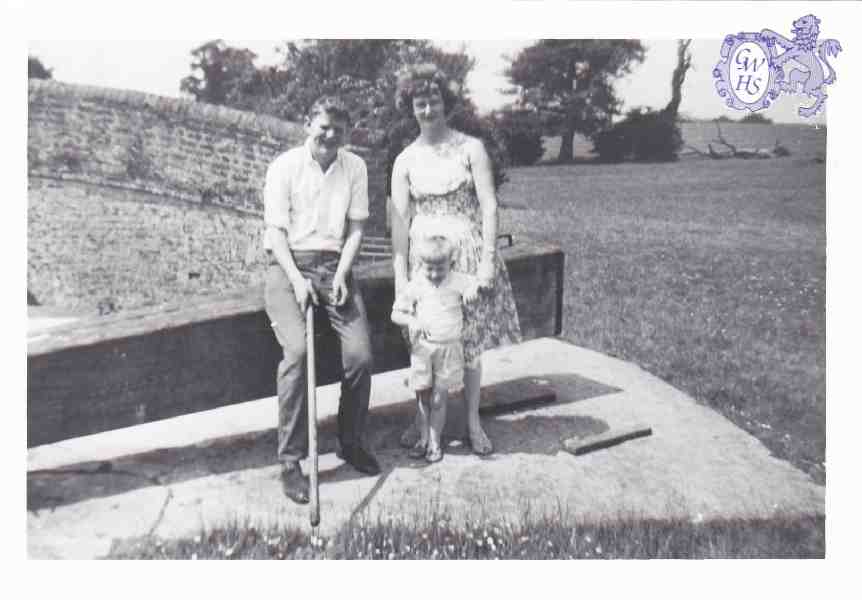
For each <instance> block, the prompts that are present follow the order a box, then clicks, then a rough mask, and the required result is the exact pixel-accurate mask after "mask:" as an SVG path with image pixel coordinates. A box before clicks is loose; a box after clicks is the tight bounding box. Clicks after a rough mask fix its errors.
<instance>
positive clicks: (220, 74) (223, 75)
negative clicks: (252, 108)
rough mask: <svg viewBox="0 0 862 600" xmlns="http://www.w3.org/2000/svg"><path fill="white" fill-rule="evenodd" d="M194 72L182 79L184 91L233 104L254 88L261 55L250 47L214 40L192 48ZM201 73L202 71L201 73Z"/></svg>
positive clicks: (203, 100) (200, 98)
mask: <svg viewBox="0 0 862 600" xmlns="http://www.w3.org/2000/svg"><path fill="white" fill-rule="evenodd" d="M191 54H192V57H193V58H194V61H193V62H192V63H191V68H192V71H193V73H192V74H191V75H188V76H187V77H184V78H183V79H182V81H180V91H182V92H185V93H187V94H191V95H192V96H194V98H195V100H197V101H199V102H209V103H210V104H229V103H231V100H237V99H239V98H241V96H243V95H244V94H248V93H252V94H253V93H255V92H254V91H253V90H252V89H250V88H253V87H254V84H255V83H258V80H259V76H258V72H257V69H256V68H255V66H254V59H255V58H257V55H256V54H255V53H254V52H252V51H251V50H248V49H246V48H242V49H240V48H233V47H231V46H228V45H227V44H225V42H224V41H223V40H212V41H209V42H206V43H205V44H202V45H201V46H199V47H197V48H195V49H194V50H192V51H191ZM198 72H199V74H198Z"/></svg>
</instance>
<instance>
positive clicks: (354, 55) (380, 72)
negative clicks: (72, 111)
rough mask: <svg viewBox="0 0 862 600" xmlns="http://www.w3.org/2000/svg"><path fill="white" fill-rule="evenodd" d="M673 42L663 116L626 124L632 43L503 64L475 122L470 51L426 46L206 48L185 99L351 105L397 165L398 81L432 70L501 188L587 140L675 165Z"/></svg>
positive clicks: (332, 43) (545, 52) (622, 155)
mask: <svg viewBox="0 0 862 600" xmlns="http://www.w3.org/2000/svg"><path fill="white" fill-rule="evenodd" d="M683 42H685V41H681V42H680V50H679V63H678V65H677V68H676V69H675V71H674V73H673V75H672V81H671V85H672V91H673V97H672V99H671V102H670V103H669V104H668V106H667V107H665V109H663V110H661V111H654V110H651V109H636V110H631V111H629V112H628V113H627V114H626V115H625V118H624V119H622V121H619V122H617V123H616V124H615V123H614V120H615V117H618V116H620V115H621V114H622V101H621V99H620V98H619V97H618V96H617V94H616V91H615V89H614V84H615V82H616V81H617V80H618V79H619V78H620V77H623V76H625V75H627V74H629V73H631V72H632V70H633V69H634V68H635V67H636V66H637V65H638V64H640V63H642V62H643V60H644V57H645V54H646V49H645V48H644V46H643V44H642V43H641V42H640V41H639V40H632V39H622V40H560V39H542V40H537V41H536V42H534V43H533V44H531V45H530V46H527V47H526V48H524V49H522V50H521V51H520V52H518V53H517V54H515V55H514V56H511V57H505V58H506V60H507V62H508V65H507V67H506V69H505V72H504V74H505V76H506V77H507V79H508V81H509V84H510V87H509V88H508V89H506V90H504V92H505V93H507V94H508V95H509V96H510V97H511V101H510V102H509V103H508V104H507V105H506V106H505V107H504V108H502V109H499V110H495V111H493V112H492V113H491V114H489V115H486V116H484V117H483V116H480V115H479V114H478V110H477V107H476V105H475V104H474V102H473V101H472V99H471V94H470V89H469V88H468V86H467V76H468V75H469V73H470V72H471V71H472V70H473V68H474V67H475V65H476V61H475V59H474V58H472V57H470V56H469V55H468V54H467V53H466V50H465V48H463V47H462V48H460V49H458V50H455V51H445V50H442V49H440V48H438V47H436V46H435V45H434V44H433V43H432V42H431V41H430V40H423V39H301V40H290V41H285V42H283V43H281V44H280V45H279V46H278V47H277V48H276V49H277V51H278V53H279V55H280V60H279V62H278V63H277V64H275V65H267V66H261V67H258V66H257V65H256V64H255V60H256V59H257V55H256V54H255V53H254V52H252V51H251V50H249V49H247V48H236V47H232V46H230V45H228V44H227V43H226V42H225V41H224V40H220V39H217V40H211V41H207V42H206V43H203V44H201V45H200V46H198V47H196V48H193V49H192V50H191V51H190V54H191V58H192V60H191V63H190V70H191V72H190V74H189V75H187V76H186V77H184V78H182V80H181V81H180V91H181V92H182V93H183V94H186V95H188V96H189V97H191V98H193V99H195V100H197V101H200V102H207V103H211V104H218V105H223V106H228V107H232V108H236V109H240V110H246V111H252V112H256V113H260V114H268V115H272V116H275V117H278V118H281V119H287V120H292V121H298V120H300V119H301V118H302V117H303V116H304V114H305V111H306V109H307V107H308V106H309V105H310V104H311V103H312V102H313V101H314V100H315V99H316V98H318V97H320V96H322V95H324V94H338V95H339V96H341V97H342V98H344V100H345V101H346V102H347V104H348V106H349V107H350V108H351V112H352V113H353V115H354V121H355V124H356V125H357V126H358V128H359V129H360V131H361V132H364V134H365V135H366V136H368V139H365V140H364V142H365V143H370V144H373V145H377V144H382V145H383V146H385V147H386V149H387V152H388V153H389V154H390V155H391V158H394V156H395V155H397V154H398V153H399V152H400V151H401V149H402V148H403V147H404V146H405V145H406V144H407V143H409V141H410V140H412V139H413V138H414V137H415V135H416V134H417V133H418V127H417V125H416V123H415V122H414V120H413V119H412V118H407V117H405V116H404V115H401V114H399V113H398V111H397V109H396V107H395V91H396V81H397V73H398V71H399V69H401V68H402V67H404V66H406V65H410V64H419V63H424V62H433V63H435V64H437V65H438V66H439V67H440V68H441V69H442V70H443V71H444V72H445V73H446V74H447V75H448V76H449V77H450V78H451V79H452V80H453V81H454V82H455V83H456V84H457V85H458V87H459V88H460V90H461V93H460V95H459V100H458V103H457V105H456V107H455V109H454V110H453V113H452V115H451V120H452V125H453V126H454V127H456V128H457V129H460V130H462V131H464V132H466V133H471V134H473V135H477V136H479V137H481V138H482V139H483V140H484V141H485V144H486V147H488V150H489V153H490V154H491V158H492V161H493V163H494V165H495V171H496V172H495V177H496V179H497V183H498V184H499V183H501V182H502V181H503V180H504V179H505V174H504V172H505V168H506V167H507V166H510V165H529V164H534V163H535V162H537V161H538V160H539V159H540V158H541V157H542V156H543V154H544V146H543V138H545V137H560V138H561V140H562V142H561V144H560V150H559V155H558V156H557V160H558V162H561V163H568V162H571V161H572V160H573V159H574V147H573V146H574V143H573V140H574V135H575V134H576V133H578V134H581V135H583V136H586V137H588V138H590V139H592V140H593V142H594V146H595V149H596V151H597V152H598V154H599V156H600V158H602V159H605V160H628V159H631V158H634V159H644V158H646V159H659V160H672V159H673V158H675V157H676V151H677V150H678V149H679V148H680V147H681V139H680V136H679V128H678V126H677V116H676V112H677V109H678V107H679V102H680V99H681V96H680V90H681V86H682V81H683V80H684V77H685V72H686V71H687V69H688V68H689V67H690V64H691V57H690V55H689V54H688V50H687V49H688V45H687V43H685V44H683ZM30 75H31V77H32V76H37V77H39V76H41V77H51V70H50V69H47V68H45V67H44V65H42V64H41V63H40V62H39V61H38V59H36V58H34V57H30Z"/></svg>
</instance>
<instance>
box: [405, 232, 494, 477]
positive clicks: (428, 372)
mask: <svg viewBox="0 0 862 600" xmlns="http://www.w3.org/2000/svg"><path fill="white" fill-rule="evenodd" d="M414 252H415V253H416V254H415V255H416V256H417V257H418V258H419V260H420V265H419V268H418V270H417V273H416V275H415V276H414V277H413V279H412V280H411V281H410V282H409V283H408V284H407V285H406V286H405V287H404V289H402V290H401V293H400V294H399V295H398V298H396V299H395V304H394V306H393V307H392V321H393V322H394V323H396V324H398V325H402V326H406V327H408V329H409V332H410V346H411V349H410V380H411V385H412V387H413V389H414V391H415V392H416V401H417V403H418V405H419V407H418V408H419V419H418V424H419V429H420V436H419V440H418V441H417V442H416V445H415V446H413V448H412V449H410V451H409V452H408V455H409V456H410V457H411V458H420V457H423V456H424V457H425V459H426V460H427V461H428V462H437V461H439V460H440V459H442V458H443V448H442V446H441V443H440V437H441V434H442V433H443V426H444V425H445V423H446V402H447V400H448V397H449V388H452V387H458V386H460V385H461V384H462V381H463V379H464V349H463V341H462V339H461V329H462V324H463V313H462V305H463V303H464V302H472V301H474V300H475V299H476V295H477V289H478V287H477V281H476V278H475V277H472V276H470V275H465V274H464V273H457V272H455V271H450V269H451V266H452V253H453V248H452V245H451V244H450V242H449V240H448V239H447V238H446V237H444V236H442V235H432V236H429V237H425V238H422V239H420V240H418V241H417V242H416V247H415V249H414Z"/></svg>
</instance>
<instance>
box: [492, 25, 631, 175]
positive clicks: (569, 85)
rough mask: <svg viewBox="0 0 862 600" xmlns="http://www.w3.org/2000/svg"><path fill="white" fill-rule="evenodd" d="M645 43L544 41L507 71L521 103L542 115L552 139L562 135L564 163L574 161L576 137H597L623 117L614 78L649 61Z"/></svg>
mask: <svg viewBox="0 0 862 600" xmlns="http://www.w3.org/2000/svg"><path fill="white" fill-rule="evenodd" d="M644 53H645V50H644V47H643V45H642V44H641V43H640V41H639V40H554V39H547V40H539V41H538V42H537V43H535V44H533V45H532V46H529V47H527V48H525V49H523V50H522V51H521V52H519V53H518V54H517V55H516V56H515V57H514V58H513V59H510V61H511V62H510V65H509V67H508V68H507V69H506V75H507V77H508V78H509V80H510V81H511V82H512V83H513V84H514V85H516V86H518V88H519V93H520V96H521V97H520V98H519V103H520V104H526V105H532V106H535V107H536V108H537V109H538V110H539V114H540V115H541V116H542V118H543V121H544V124H545V128H546V134H547V135H562V143H561V145H560V154H559V161H560V162H571V160H572V159H573V138H574V134H575V133H576V132H580V133H583V134H584V135H591V134H593V133H594V132H596V131H598V130H599V129H601V128H603V127H606V126H607V125H609V124H610V122H611V118H612V117H613V116H614V115H616V114H619V111H620V107H621V104H622V103H621V101H620V100H619V99H618V98H617V96H616V94H615V93H614V89H613V82H614V79H616V78H618V77H620V76H622V75H625V74H627V73H629V72H630V71H631V68H632V66H633V65H634V64H635V63H639V62H642V61H643V58H644Z"/></svg>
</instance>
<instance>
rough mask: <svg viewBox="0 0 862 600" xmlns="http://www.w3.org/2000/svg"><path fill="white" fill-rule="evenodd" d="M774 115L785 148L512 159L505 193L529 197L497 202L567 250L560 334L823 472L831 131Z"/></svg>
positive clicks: (513, 218) (505, 223) (759, 129)
mask: <svg viewBox="0 0 862 600" xmlns="http://www.w3.org/2000/svg"><path fill="white" fill-rule="evenodd" d="M688 125H691V124H688ZM696 125H704V126H708V125H709V124H696ZM780 127H781V128H782V135H783V138H784V139H783V141H782V143H787V144H788V145H791V144H792V147H794V154H793V155H792V156H790V157H786V158H780V159H770V160H725V161H713V160H709V159H686V160H681V161H679V162H676V163H671V164H621V165H571V166H562V165H561V166H539V167H531V168H521V169H514V170H512V171H511V172H510V174H509V176H510V182H509V183H508V184H507V186H506V188H505V190H504V191H503V193H502V194H501V197H502V198H503V200H504V201H506V200H510V201H512V202H516V203H520V204H523V205H525V206H526V207H527V208H526V209H524V210H504V211H502V219H501V231H505V232H512V233H514V234H516V239H517V238H518V237H529V238H536V239H544V240H550V241H554V242H556V243H558V244H560V245H561V246H562V248H563V249H564V251H565V252H566V280H565V293H564V307H565V308H564V320H563V336H564V337H565V338H566V339H568V340H570V341H572V342H574V343H576V344H578V345H581V346H585V347H587V348H591V349H594V350H598V351H601V352H605V353H607V354H611V355H613V356H617V357H620V358H624V359H626V360H630V361H632V362H635V363H637V364H638V365H640V366H641V367H643V368H644V369H646V370H647V371H649V372H651V373H653V374H655V375H657V376H659V377H661V378H662V379H664V380H665V381H667V382H669V383H671V384H673V385H675V386H677V387H679V388H680V389H682V390H684V391H686V392H688V393H689V394H691V395H692V396H693V397H694V398H696V399H697V400H698V401H700V402H703V403H705V404H707V405H709V406H712V407H713V408H715V409H716V410H718V411H720V412H721V413H722V414H724V415H725V416H726V417H728V418H729V419H731V420H732V421H734V422H735V423H736V424H738V425H739V426H740V427H743V428H744V429H746V430H747V431H749V432H751V433H752V434H753V435H755V436H757V437H758V438H759V439H760V440H762V441H763V442H764V443H765V444H766V446H767V447H769V448H770V450H772V451H773V452H774V453H775V454H776V455H778V456H780V457H782V458H785V459H788V460H790V461H791V462H792V463H793V464H795V465H796V466H798V467H799V468H801V469H803V470H804V471H806V472H807V473H809V474H810V475H811V476H812V477H813V478H814V479H815V480H816V481H818V482H820V483H823V482H825V467H824V464H823V461H824V455H825V420H826V419H825V416H826V395H825V377H826V370H825V367H826V359H825V352H826V339H825V331H826V329H825V325H826V324H825V301H826V289H825V283H826V225H825V213H826V204H825V168H824V165H823V164H822V163H819V162H816V161H814V160H813V158H814V157H816V156H818V155H819V156H823V155H825V150H826V149H825V139H826V136H825V132H824V130H822V129H820V130H814V129H813V128H810V127H795V129H796V130H798V131H797V133H796V135H792V130H793V129H794V127H793V126H788V125H784V126H780ZM723 130H724V134H725V137H728V138H731V137H733V138H734V139H735V140H738V141H739V143H740V145H762V143H763V142H764V141H765V140H766V139H773V136H774V131H773V127H770V126H763V125H748V126H745V125H735V124H734V125H730V126H727V125H726V126H725V127H723ZM752 131H754V132H755V133H756V134H758V135H759V136H760V138H759V139H758V138H757V137H756V136H755V135H754V134H752V133H751V132H752ZM773 142H774V139H773ZM767 143H770V144H771V142H767Z"/></svg>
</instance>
